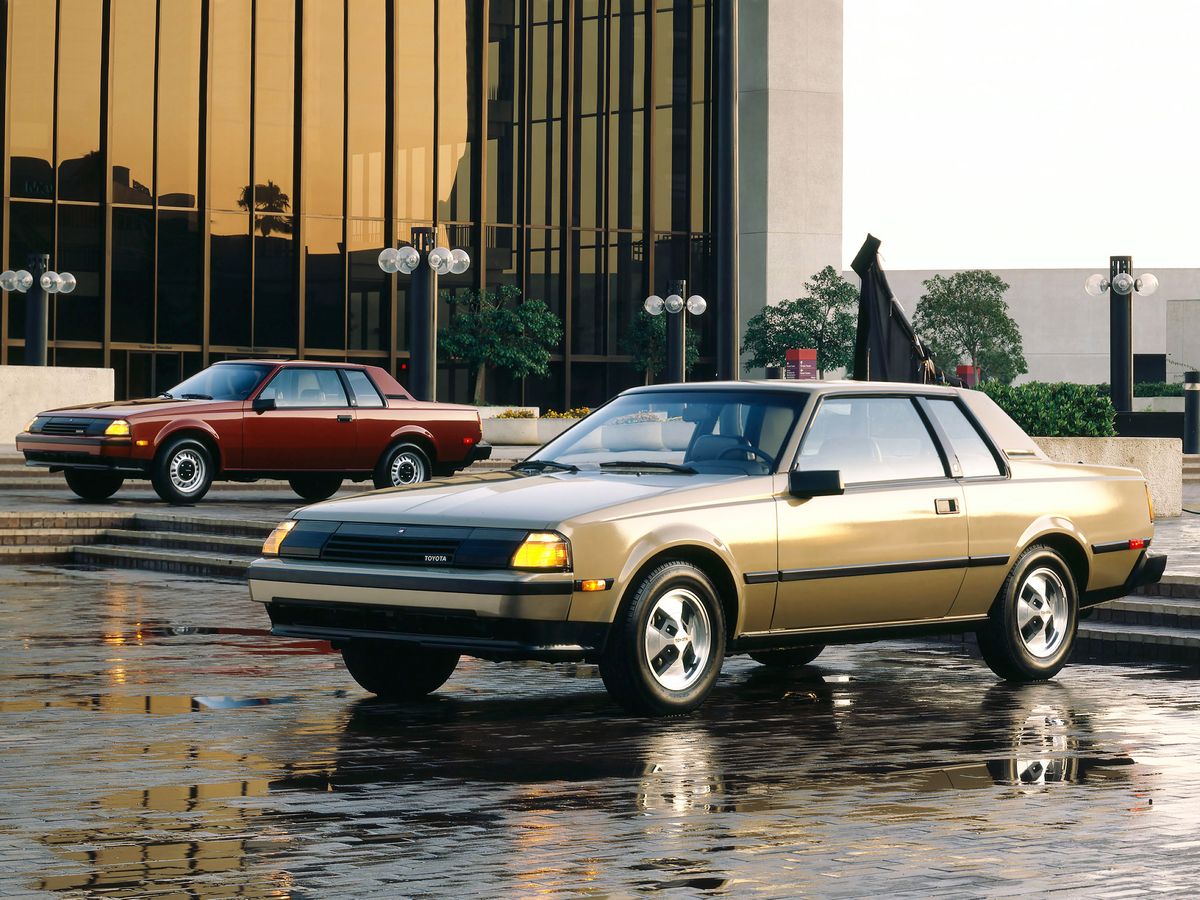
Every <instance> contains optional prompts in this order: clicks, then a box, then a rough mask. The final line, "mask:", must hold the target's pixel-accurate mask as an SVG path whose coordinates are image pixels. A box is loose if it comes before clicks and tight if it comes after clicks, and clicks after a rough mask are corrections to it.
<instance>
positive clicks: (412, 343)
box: [408, 228, 438, 400]
mask: <svg viewBox="0 0 1200 900" xmlns="http://www.w3.org/2000/svg"><path fill="white" fill-rule="evenodd" d="M435 237H436V233H435V232H434V230H433V229H432V228H414V229H413V230H412V245H413V247H415V248H416V250H417V252H418V253H420V254H421V262H420V264H419V265H418V266H417V267H416V269H414V270H413V273H412V281H410V282H409V285H410V287H409V292H408V347H409V351H408V353H409V359H408V366H409V376H408V383H409V393H411V394H412V395H413V396H414V397H416V398H417V399H418V400H436V399H437V314H438V308H437V290H438V276H437V272H435V271H434V270H433V269H432V268H431V267H430V266H429V264H428V260H429V251H430V250H432V249H433V248H434V243H435Z"/></svg>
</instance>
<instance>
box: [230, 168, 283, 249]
mask: <svg viewBox="0 0 1200 900" xmlns="http://www.w3.org/2000/svg"><path fill="white" fill-rule="evenodd" d="M237 204H238V206H239V207H240V208H242V209H246V210H248V209H251V208H252V207H253V209H254V211H255V212H256V213H286V212H287V211H288V210H289V209H290V208H291V205H292V200H291V198H290V197H288V195H287V194H285V193H284V192H283V189H282V188H280V187H279V185H277V184H276V183H275V182H273V181H271V180H270V179H269V178H268V179H267V183H266V184H259V185H250V184H248V185H246V186H245V187H244V188H242V196H241V197H239V198H238V202H237ZM257 220H258V224H257V227H258V230H259V231H260V232H261V233H262V236H263V237H270V236H271V232H272V231H277V232H279V233H280V234H291V233H292V220H291V219H290V218H288V217H287V216H283V215H267V216H264V215H260V216H258V217H257Z"/></svg>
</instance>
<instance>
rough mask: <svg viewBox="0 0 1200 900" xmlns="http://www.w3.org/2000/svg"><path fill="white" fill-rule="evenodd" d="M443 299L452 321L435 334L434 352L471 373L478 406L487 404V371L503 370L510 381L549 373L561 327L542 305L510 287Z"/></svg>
mask: <svg viewBox="0 0 1200 900" xmlns="http://www.w3.org/2000/svg"><path fill="white" fill-rule="evenodd" d="M443 297H444V298H445V300H446V301H447V302H448V303H449V304H450V322H449V324H447V326H446V327H445V328H443V329H441V330H440V331H439V332H438V347H439V348H440V350H441V352H442V353H445V354H446V356H448V357H449V358H450V359H454V360H457V361H459V362H464V363H466V364H467V365H468V366H470V367H471V369H472V370H473V371H474V373H475V400H474V402H475V403H476V404H479V405H482V404H483V403H485V402H486V394H487V373H488V370H489V369H492V368H498V369H504V370H506V371H507V372H509V373H510V374H511V375H512V376H513V377H514V378H524V377H526V376H527V375H542V376H545V375H548V374H549V373H550V354H551V352H552V351H553V350H554V348H555V347H557V346H558V342H559V341H561V340H562V336H563V328H562V320H560V319H559V318H558V316H556V315H555V314H554V313H553V312H552V311H551V310H550V307H548V306H547V305H546V304H545V303H543V302H542V301H541V300H528V299H523V298H522V297H521V292H520V291H519V290H518V289H517V288H515V287H513V286H511V285H503V286H502V287H501V288H500V289H499V290H498V291H488V290H483V291H463V292H462V293H459V294H449V293H444V294H443Z"/></svg>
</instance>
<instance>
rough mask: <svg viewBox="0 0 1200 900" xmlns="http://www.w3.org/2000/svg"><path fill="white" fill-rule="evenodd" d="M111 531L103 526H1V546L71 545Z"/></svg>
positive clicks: (100, 536) (85, 542)
mask: <svg viewBox="0 0 1200 900" xmlns="http://www.w3.org/2000/svg"><path fill="white" fill-rule="evenodd" d="M111 533H112V532H109V531H105V530H104V529H102V528H0V547H71V546H74V545H76V544H90V543H94V542H95V541H98V540H100V539H101V538H102V537H103V536H104V535H106V534H111Z"/></svg>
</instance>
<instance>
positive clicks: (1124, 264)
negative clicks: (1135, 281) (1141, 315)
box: [1108, 256, 1133, 413]
mask: <svg viewBox="0 0 1200 900" xmlns="http://www.w3.org/2000/svg"><path fill="white" fill-rule="evenodd" d="M1122 272H1124V273H1125V274H1127V275H1130V276H1132V275H1133V258H1132V257H1130V256H1110V257H1109V258H1108V283H1109V284H1110V285H1111V284H1112V281H1113V279H1114V278H1116V277H1117V275H1119V274H1121V273H1122ZM1108 294H1109V297H1108V303H1109V307H1108V308H1109V316H1108V361H1109V391H1110V392H1111V394H1112V404H1113V407H1114V408H1115V409H1116V410H1117V412H1119V413H1120V412H1132V411H1133V291H1129V292H1128V293H1125V294H1120V293H1118V292H1117V291H1115V290H1113V289H1112V288H1109V291H1108Z"/></svg>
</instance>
